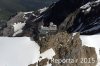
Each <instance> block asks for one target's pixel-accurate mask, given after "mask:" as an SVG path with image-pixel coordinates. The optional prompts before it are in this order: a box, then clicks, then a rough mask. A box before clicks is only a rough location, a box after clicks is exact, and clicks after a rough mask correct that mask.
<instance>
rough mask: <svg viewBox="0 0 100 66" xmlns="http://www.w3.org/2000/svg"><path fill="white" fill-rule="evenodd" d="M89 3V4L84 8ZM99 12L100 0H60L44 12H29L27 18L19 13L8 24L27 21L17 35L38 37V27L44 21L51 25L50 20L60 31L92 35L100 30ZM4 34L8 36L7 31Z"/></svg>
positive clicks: (45, 23) (45, 24)
mask: <svg viewBox="0 0 100 66" xmlns="http://www.w3.org/2000/svg"><path fill="white" fill-rule="evenodd" d="M87 3H89V4H88V5H87V6H84V7H83V8H82V6H83V5H85V4H87ZM99 12H100V2H96V0H75V1H73V0H59V1H58V2H56V3H53V4H52V5H51V6H50V7H48V9H47V10H46V11H44V12H42V13H39V11H36V12H34V14H35V16H34V15H33V14H32V13H30V14H28V15H27V16H29V18H28V19H26V20H25V19H23V18H22V17H23V15H25V14H23V13H20V14H18V15H17V16H15V17H14V18H12V19H11V20H9V21H8V23H7V26H9V25H11V24H12V23H18V22H25V23H26V24H25V26H24V28H23V32H22V33H21V34H19V35H16V36H33V37H34V38H37V37H38V34H39V30H38V28H39V27H40V24H41V23H42V22H43V23H44V26H49V24H50V22H53V23H54V24H56V25H57V27H58V31H67V32H68V33H73V32H80V34H82V35H92V34H97V33H99V32H100V23H99V22H100V17H99V16H100V13H99ZM7 29H8V27H7ZM8 30H9V29H8ZM3 31H4V32H7V31H5V30H1V33H2V32H3ZM12 31H13V29H12ZM28 33H29V34H28ZM2 35H4V36H7V35H5V33H4V34H2ZM37 39H38V38H37Z"/></svg>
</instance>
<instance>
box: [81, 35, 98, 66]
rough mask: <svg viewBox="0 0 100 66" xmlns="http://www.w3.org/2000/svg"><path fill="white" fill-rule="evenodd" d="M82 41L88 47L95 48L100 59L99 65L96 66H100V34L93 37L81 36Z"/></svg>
mask: <svg viewBox="0 0 100 66" xmlns="http://www.w3.org/2000/svg"><path fill="white" fill-rule="evenodd" d="M80 38H81V40H82V44H83V45H85V46H88V47H94V48H95V50H96V54H97V58H98V63H97V65H96V66H100V53H99V50H100V34H98V35H91V36H85V35H81V36H80Z"/></svg>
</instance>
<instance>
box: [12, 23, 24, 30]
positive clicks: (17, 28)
mask: <svg viewBox="0 0 100 66" xmlns="http://www.w3.org/2000/svg"><path fill="white" fill-rule="evenodd" d="M25 24H26V23H25V22H24V23H22V22H19V23H14V25H13V27H14V32H17V31H19V30H22V28H23V27H24V26H25Z"/></svg>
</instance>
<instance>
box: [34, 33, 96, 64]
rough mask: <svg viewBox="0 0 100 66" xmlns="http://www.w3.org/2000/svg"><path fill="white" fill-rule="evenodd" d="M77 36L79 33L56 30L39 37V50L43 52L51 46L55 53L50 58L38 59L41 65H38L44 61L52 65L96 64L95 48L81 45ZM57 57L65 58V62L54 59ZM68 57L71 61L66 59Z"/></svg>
mask: <svg viewBox="0 0 100 66" xmlns="http://www.w3.org/2000/svg"><path fill="white" fill-rule="evenodd" d="M79 36H80V34H79V33H77V34H74V35H73V34H68V33H67V32H58V33H57V34H55V35H50V36H47V37H45V38H43V39H41V41H39V44H40V52H41V53H43V52H44V51H46V50H48V49H50V48H53V50H54V51H55V53H56V55H55V56H54V57H53V59H52V60H50V59H48V61H47V59H44V60H42V61H40V62H39V63H38V64H42V65H39V66H44V65H45V64H46V63H51V64H52V66H96V63H97V55H96V52H95V48H93V47H87V46H82V42H81V40H80V38H79ZM57 59H61V60H63V59H67V62H66V63H63V62H59V61H56V60H57ZM68 59H70V60H71V62H70V61H68ZM73 59H74V61H73ZM84 60H85V61H84ZM33 66H34V65H33Z"/></svg>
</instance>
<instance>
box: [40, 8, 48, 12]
mask: <svg viewBox="0 0 100 66" xmlns="http://www.w3.org/2000/svg"><path fill="white" fill-rule="evenodd" d="M47 8H48V7H44V8H42V9H39V10H38V11H39V12H40V13H43V12H44V11H46V10H47Z"/></svg>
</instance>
